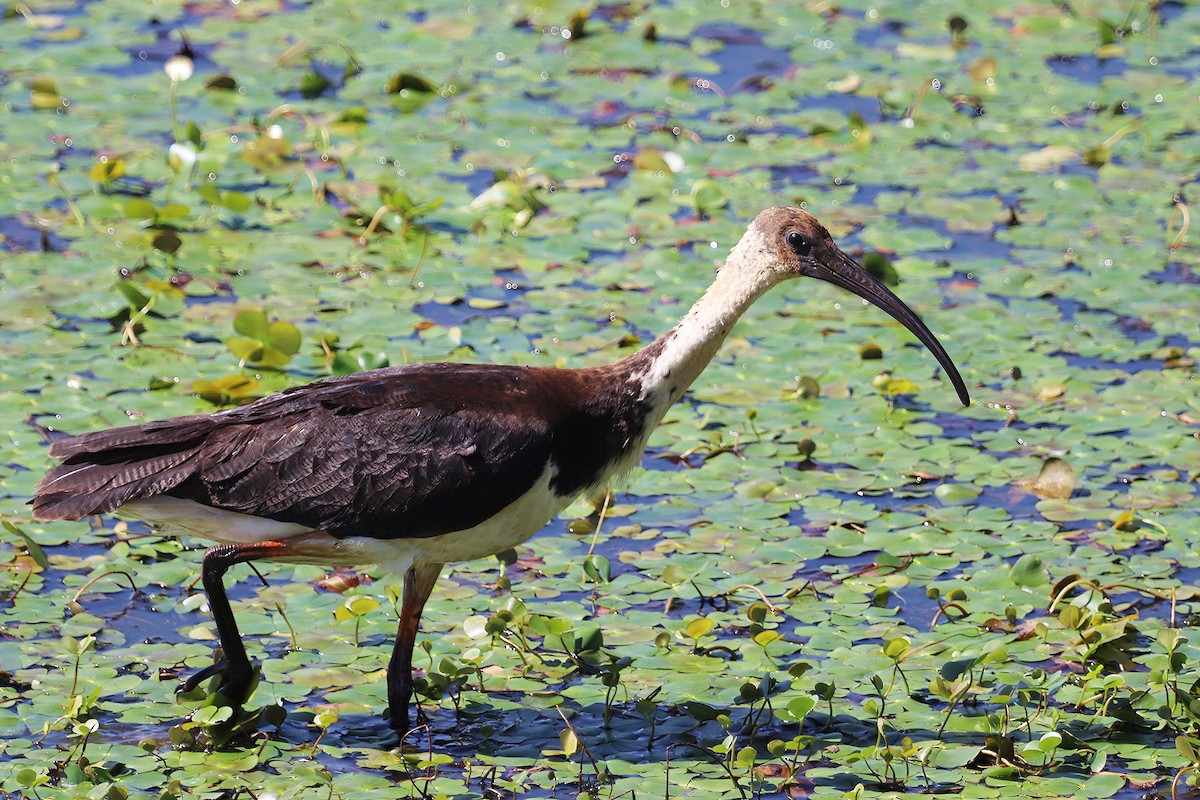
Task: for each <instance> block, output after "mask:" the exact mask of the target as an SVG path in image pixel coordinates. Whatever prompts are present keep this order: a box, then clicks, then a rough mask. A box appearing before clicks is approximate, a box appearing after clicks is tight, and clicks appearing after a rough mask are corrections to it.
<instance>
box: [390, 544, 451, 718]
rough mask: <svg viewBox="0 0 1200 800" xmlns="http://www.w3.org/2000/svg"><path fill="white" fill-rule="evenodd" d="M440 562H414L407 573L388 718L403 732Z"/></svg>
mask: <svg viewBox="0 0 1200 800" xmlns="http://www.w3.org/2000/svg"><path fill="white" fill-rule="evenodd" d="M441 571H442V565H441V564H413V565H412V566H411V567H409V568H408V572H406V573H404V599H403V602H402V603H401V604H400V627H399V628H397V630H396V644H395V646H394V647H393V648H392V659H391V661H389V662H388V672H387V690H388V719H389V721H390V723H391V726H392V729H393V730H395V731H396V732H397V733H399V734H400V735H402V736H403V735H404V734H406V733H408V730H409V728H408V703H409V700H411V699H412V688H413V684H412V656H413V645H415V644H416V643H417V629H418V628H419V627H420V625H421V611H422V610H423V609H424V608H425V601H426V600H428V599H429V593H430V592H432V591H433V585H434V584H435V583H437V578H438V575H439V574H440V573H441Z"/></svg>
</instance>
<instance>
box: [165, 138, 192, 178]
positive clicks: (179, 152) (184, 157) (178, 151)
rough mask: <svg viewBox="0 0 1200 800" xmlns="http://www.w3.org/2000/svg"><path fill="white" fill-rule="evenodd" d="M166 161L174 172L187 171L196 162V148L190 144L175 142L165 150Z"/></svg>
mask: <svg viewBox="0 0 1200 800" xmlns="http://www.w3.org/2000/svg"><path fill="white" fill-rule="evenodd" d="M167 163H169V164H170V165H171V169H173V170H175V171H176V172H187V171H188V170H190V169H191V168H192V167H193V166H194V165H195V164H196V150H195V149H194V148H193V147H192V146H191V145H190V144H180V143H179V142H176V143H175V144H173V145H171V147H170V148H169V149H168V150H167Z"/></svg>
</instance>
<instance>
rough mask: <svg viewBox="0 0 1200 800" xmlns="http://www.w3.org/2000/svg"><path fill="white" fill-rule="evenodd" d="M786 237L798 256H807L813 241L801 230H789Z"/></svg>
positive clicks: (789, 245)
mask: <svg viewBox="0 0 1200 800" xmlns="http://www.w3.org/2000/svg"><path fill="white" fill-rule="evenodd" d="M786 239H787V244H788V247H790V248H792V252H793V253H795V254H796V255H798V256H802V257H803V256H807V255H808V254H809V251H811V250H812V242H810V241H809V240H808V237H807V236H805V235H804V234H803V233H801V232H800V231H791V232H789V233H788V235H787V237H786Z"/></svg>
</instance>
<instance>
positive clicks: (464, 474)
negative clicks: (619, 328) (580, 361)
mask: <svg viewBox="0 0 1200 800" xmlns="http://www.w3.org/2000/svg"><path fill="white" fill-rule="evenodd" d="M550 394H555V393H554V392H553V391H552V390H550V389H549V388H548V385H547V384H546V382H544V381H541V380H538V379H537V376H536V375H535V374H534V373H532V372H530V371H528V370H519V369H511V368H504V367H492V366H485V365H481V366H465V365H445V364H431V365H419V366H414V367H400V368H393V369H388V370H376V371H374V372H370V373H361V374H359V375H354V376H349V377H348V378H341V379H334V380H330V381H322V382H319V383H315V384H311V385H309V386H303V387H299V388H297V389H292V390H289V391H287V392H281V393H280V394H277V395H273V396H271V397H268V398H265V399H263V400H261V401H259V402H257V403H254V404H252V405H250V406H246V407H244V408H239V409H232V410H230V411H225V412H220V413H217V414H207V415H199V416H193V417H181V418H179V419H174V420H166V421H162V422H151V423H146V424H144V425H137V426H132V427H128V428H118V429H113V430H107V431H99V432H96V433H91V434H85V435H83V436H78V437H75V438H72V439H65V440H62V441H59V442H56V443H55V444H54V446H53V447H52V448H51V454H52V455H54V456H56V457H58V458H60V459H62V460H63V463H62V464H61V465H60V466H58V467H56V468H55V469H54V470H53V471H51V472H50V474H49V475H47V476H46V478H45V479H44V480H43V481H42V483H41V484H39V486H38V490H37V495H36V497H35V498H34V501H33V505H34V515H35V516H37V517H39V518H41V519H74V518H79V517H83V516H88V515H91V514H99V513H105V512H108V511H112V510H114V509H115V508H117V507H119V506H120V505H122V504H124V503H127V502H129V501H131V500H136V499H144V498H149V497H154V496H158V495H169V496H172V497H181V498H185V499H190V500H195V501H197V502H200V503H204V504H206V505H210V506H213V507H216V508H222V509H227V510H230V511H238V512H241V513H245V514H252V515H255V516H260V517H266V518H269V519H275V520H280V521H284V522H295V523H299V524H301V525H307V526H310V527H312V528H317V529H320V530H323V531H326V532H327V533H330V534H332V535H335V536H344V535H351V534H358V535H366V536H372V537H376V538H398V537H419V536H433V535H437V534H440V533H447V532H450V531H456V530H464V529H466V528H469V527H472V526H473V525H476V524H478V523H479V522H482V521H483V520H485V519H487V518H488V517H490V516H492V515H493V514H495V513H496V512H498V511H500V509H502V508H504V506H506V505H508V504H509V503H510V502H512V501H513V500H515V499H517V498H518V497H520V496H521V495H522V494H523V493H524V492H525V491H527V490H528V489H529V488H530V487H531V486H532V485H533V483H534V482H535V481H536V480H537V478H538V476H539V475H541V473H542V471H543V470H544V469H545V468H546V465H547V462H548V460H549V457H550V452H551V446H552V439H553V428H554V418H553V414H554V409H556V408H559V407H560V406H559V405H558V402H559V401H558V400H556V399H554V398H552V397H550ZM505 409H520V410H521V412H522V413H520V414H517V413H515V412H513V411H506V410H505Z"/></svg>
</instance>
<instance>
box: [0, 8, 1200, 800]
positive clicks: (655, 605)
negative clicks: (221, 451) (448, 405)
mask: <svg viewBox="0 0 1200 800" xmlns="http://www.w3.org/2000/svg"><path fill="white" fill-rule="evenodd" d="M1076 5H1078V6H1079V8H1075V7H1073V6H1067V5H1064V4H1061V3H1052V2H1044V3H1041V2H1033V3H1026V4H1023V5H1021V6H1019V7H1014V8H1011V9H1007V8H1000V7H993V4H986V3H982V2H974V0H969V2H966V3H965V4H963V3H959V4H953V5H952V4H949V3H937V2H935V3H925V4H922V5H920V6H919V7H913V8H911V9H904V8H898V7H897V8H884V7H876V6H874V5H872V4H868V3H858V2H848V3H842V4H840V5H836V6H835V5H832V4H809V5H808V6H807V7H801V6H798V5H795V6H794V5H792V4H776V3H736V2H733V3H707V2H704V3H700V2H688V0H683V2H675V3H669V4H666V3H664V4H623V3H615V4H607V5H599V6H572V5H562V4H555V3H547V4H542V6H540V7H534V6H532V5H523V4H507V5H501V6H498V7H495V8H493V7H491V6H487V5H486V4H478V5H472V6H467V5H463V6H453V7H451V6H448V5H447V4H434V3H421V2H416V3H410V4H408V5H407V6H406V8H405V9H404V11H403V12H398V11H397V10H396V8H395V4H389V3H381V2H373V0H365V1H364V2H358V3H354V4H328V3H325V4H310V3H290V2H281V3H276V2H246V1H245V0H243V2H241V3H221V2H199V3H188V4H178V3H164V4H158V5H155V6H153V7H150V6H147V7H142V6H137V7H136V8H135V7H132V6H130V5H129V4H124V3H119V2H116V1H115V0H96V1H95V2H86V3H85V2H75V1H73V0H54V1H50V2H46V3H38V4H29V5H19V6H14V7H13V8H12V9H10V10H9V13H8V15H7V16H6V17H5V19H4V20H3V22H0V104H2V105H0V119H3V120H4V126H3V129H2V131H3V133H2V134H0V156H2V157H0V186H3V188H4V191H3V192H0V309H3V311H4V313H3V315H2V316H0V348H3V356H4V358H3V369H2V374H3V377H4V380H3V382H2V383H0V403H2V404H3V417H2V418H0V419H2V421H3V423H4V432H5V434H6V435H5V436H4V438H3V440H2V444H0V446H2V447H3V448H4V452H2V453H0V480H2V488H0V514H3V515H4V516H3V519H4V520H5V521H6V522H7V523H8V524H9V525H11V526H12V527H9V528H6V529H5V531H4V533H3V535H0V561H2V562H3V564H4V566H5V570H4V571H3V572H0V793H7V794H8V795H11V796H31V797H32V796H36V797H40V798H58V797H62V798H75V797H81V796H85V795H86V796H94V797H100V796H109V797H115V796H125V795H124V794H123V793H125V792H127V793H128V796H133V797H193V796H194V797H206V798H209V797H211V798H233V797H247V796H249V797H260V798H266V797H279V798H283V797H289V798H290V797H313V798H317V797H320V798H327V797H343V798H354V797H366V796H370V797H372V798H384V797H412V796H446V797H468V796H469V797H477V796H487V797H490V798H497V797H510V796H511V797H517V796H534V797H561V796H572V795H582V794H587V795H588V796H590V797H610V798H615V797H621V796H630V797H636V796H638V795H639V794H641V795H643V796H652V797H657V796H663V797H668V796H669V797H692V798H697V797H710V796H711V797H729V798H734V797H736V798H748V797H751V796H764V797H772V798H784V797H787V798H803V797H821V798H841V797H847V796H849V797H858V796H900V795H902V794H910V793H919V792H924V793H927V794H932V795H933V796H963V797H981V798H982V797H997V796H1000V795H1001V794H1002V793H1006V792H1013V791H1018V792H1020V793H1021V794H1022V796H1028V797H1080V798H1090V797H1096V798H1101V797H1121V798H1141V797H1144V796H1147V795H1148V793H1149V794H1154V795H1156V796H1166V795H1168V794H1169V793H1170V791H1171V783H1172V780H1173V779H1174V778H1175V777H1176V776H1177V775H1181V777H1180V779H1179V783H1178V787H1177V788H1178V790H1179V792H1180V796H1185V793H1186V792H1191V793H1192V794H1191V795H1188V796H1194V795H1195V793H1196V790H1195V787H1194V786H1193V785H1192V784H1193V783H1194V781H1195V775H1196V772H1195V771H1194V770H1195V769H1196V768H1198V767H1200V756H1198V755H1197V753H1200V712H1197V709H1200V690H1198V689H1197V686H1200V683H1198V679H1200V669H1198V667H1197V664H1198V661H1200V633H1197V630H1196V623H1197V620H1198V619H1200V608H1197V593H1198V591H1200V587H1198V585H1197V576H1198V575H1200V556H1198V555H1197V554H1198V553H1200V541H1198V539H1200V525H1198V524H1197V523H1198V521H1200V515H1198V512H1197V508H1198V506H1197V493H1198V491H1200V489H1198V476H1200V441H1197V439H1198V438H1200V401H1198V400H1197V398H1198V397H1200V391H1198V387H1197V381H1196V370H1195V360H1196V358H1197V356H1198V355H1200V328H1198V327H1197V322H1196V319H1197V316H1196V311H1197V309H1198V308H1200V283H1198V281H1197V280H1196V275H1197V273H1198V269H1197V266H1198V260H1197V258H1196V246H1195V242H1196V235H1195V231H1194V230H1193V229H1192V218H1193V217H1194V212H1193V211H1191V210H1190V209H1189V206H1188V203H1189V200H1191V199H1193V198H1192V195H1195V194H1196V186H1195V183H1196V180H1197V175H1198V174H1200V155H1198V153H1200V147H1197V132H1196V120H1197V119H1200V86H1198V83H1197V78H1196V76H1197V74H1200V41H1198V40H1197V39H1196V35H1195V31H1197V30H1200V9H1198V8H1197V7H1196V6H1195V5H1194V4H1183V3H1160V4H1149V5H1147V4H1135V5H1133V6H1130V5H1128V4H1117V3H1109V2H1098V3H1089V4H1076ZM580 12H586V19H583V17H582V16H580ZM581 20H583V21H581ZM181 56H183V58H181ZM169 75H172V76H174V80H173V79H172V77H169ZM776 204H785V205H803V206H804V207H806V208H807V209H808V210H810V211H811V212H812V213H814V214H816V215H817V216H818V217H819V218H820V219H821V220H822V221H823V222H824V223H825V225H826V226H827V227H828V228H829V230H830V231H831V233H832V234H833V235H834V237H835V239H836V240H837V241H838V242H839V243H840V244H841V245H842V246H843V247H844V248H845V249H846V250H847V252H849V253H851V254H852V255H854V256H856V257H859V258H865V259H868V260H870V261H871V262H872V263H874V264H876V265H879V264H883V265H884V266H883V267H881V269H883V270H884V272H888V271H890V273H894V277H895V278H896V279H898V281H899V283H898V284H896V285H895V286H894V288H895V291H896V292H897V293H898V294H899V295H900V296H901V297H903V298H904V299H905V301H906V302H908V303H909V304H910V305H911V306H912V307H913V308H914V309H916V310H917V311H918V312H919V313H920V314H921V316H922V317H923V318H924V319H925V321H926V322H927V323H928V324H929V326H930V327H931V328H932V329H933V330H934V331H935V332H936V333H937V334H938V336H939V338H940V339H941V340H942V342H943V343H944V344H945V346H946V348H947V350H948V351H949V352H950V354H951V355H952V357H953V358H954V360H955V362H956V363H957V364H958V366H959V368H960V369H961V371H962V373H963V375H964V377H965V378H966V380H967V383H968V385H969V386H970V387H971V392H972V397H973V400H974V402H973V404H972V405H971V406H970V407H969V408H962V407H960V406H959V405H958V404H957V402H956V401H955V399H954V393H953V390H952V388H951V387H950V386H949V384H948V382H947V381H946V380H945V377H944V375H943V374H942V371H941V370H940V369H939V368H938V366H937V364H936V362H935V360H934V359H933V358H932V356H930V355H929V354H928V353H927V352H925V351H924V350H923V349H922V348H921V347H920V346H919V345H918V344H917V343H916V342H915V341H914V340H913V339H912V337H911V336H910V335H909V334H907V333H906V332H905V331H904V330H903V329H902V328H900V327H899V326H898V325H896V324H894V323H892V321H891V320H890V319H889V318H887V317H886V316H884V315H883V314H882V313H881V312H879V311H878V310H875V309H872V308H869V307H866V306H865V305H864V304H863V303H861V302H860V301H858V300H857V299H856V298H853V297H850V296H848V295H846V294H845V293H843V292H841V291H840V290H837V289H835V288H833V287H830V286H827V285H825V284H816V283H814V282H809V281H802V282H797V283H795V284H791V285H788V286H785V287H781V288H780V289H778V290H776V291H774V292H773V293H772V294H771V295H769V296H768V297H766V298H764V299H763V300H762V301H760V302H759V303H758V304H757V305H756V307H755V308H754V309H752V310H751V311H750V312H749V314H748V315H747V316H746V318H745V319H744V320H743V321H742V322H741V323H740V324H739V326H738V327H737V328H736V329H735V330H734V332H733V334H732V336H731V337H730V339H729V341H728V342H727V344H726V346H725V347H724V349H723V350H722V351H721V353H720V354H719V355H718V357H717V359H716V360H715V361H714V363H713V364H712V365H711V366H710V368H709V369H708V370H707V371H706V372H705V373H704V375H703V376H702V377H701V378H700V379H699V380H698V381H697V382H696V384H695V385H694V386H693V388H692V390H691V392H690V393H689V395H688V396H687V397H686V398H685V401H684V402H682V403H680V404H679V405H678V406H677V407H676V408H675V409H673V410H672V411H671V412H670V414H669V415H668V417H667V420H666V423H665V424H664V425H663V426H662V428H661V429H660V430H659V431H658V432H657V433H656V434H655V435H654V438H653V439H652V441H651V446H650V448H649V449H648V451H647V454H646V456H645V458H644V461H643V469H641V470H637V471H635V473H634V474H633V476H632V477H631V478H630V480H628V481H627V482H625V483H623V484H621V485H619V486H616V487H614V494H613V496H612V498H611V501H610V505H609V507H608V509H607V513H606V515H605V517H604V518H603V520H600V519H599V518H598V516H597V515H596V514H595V513H594V510H593V509H592V507H591V506H590V505H588V504H586V503H583V502H580V503H577V504H576V505H574V506H572V507H571V508H570V509H568V511H567V512H566V513H565V514H564V515H563V516H562V517H561V518H560V519H556V520H554V521H552V522H551V523H550V524H549V525H548V526H547V528H546V530H545V531H543V532H542V534H541V535H540V536H538V537H536V538H535V539H533V540H532V541H531V542H529V543H528V544H527V545H526V546H523V547H521V548H519V549H518V551H517V552H516V553H515V554H510V555H509V556H507V557H506V558H505V560H504V562H503V563H498V562H497V561H495V560H491V559H488V560H485V561H479V562H473V563H469V564H462V565H455V566H454V567H453V568H452V569H448V570H447V571H446V573H445V574H444V575H443V578H442V580H441V581H440V583H439V585H438V588H437V590H436V591H435V593H434V596H433V598H432V600H431V601H430V603H429V605H428V606H427V608H426V612H425V616H424V619H423V625H422V628H423V635H422V637H421V640H420V642H419V649H418V652H417V656H416V658H417V662H418V665H419V666H420V667H421V669H422V670H423V672H424V674H423V676H422V677H423V678H424V683H423V684H422V685H423V687H424V688H425V692H424V697H423V698H422V703H421V709H422V714H423V716H424V717H425V718H427V720H428V727H427V728H422V729H420V730H419V731H417V732H416V733H414V734H413V736H411V737H410V738H409V739H408V740H406V742H405V746H404V747H403V748H401V747H399V746H398V745H399V743H398V742H397V741H396V739H395V738H394V737H393V736H391V735H390V734H389V733H388V732H387V730H386V728H385V727H384V725H383V720H382V717H381V716H380V714H381V713H382V710H383V708H384V706H385V701H384V688H383V674H384V673H383V670H384V668H385V666H386V660H387V656H388V654H389V651H390V646H391V637H392V635H393V633H394V629H395V624H396V623H395V620H396V612H395V607H394V600H395V596H396V592H397V591H398V588H397V587H396V583H397V580H396V577H395V576H390V575H386V574H374V573H370V574H364V575H355V574H353V573H349V572H339V573H334V574H333V575H332V576H330V575H326V574H325V572H324V571H322V570H320V569H317V568H313V567H286V566H274V565H264V566H262V567H261V568H260V572H261V573H262V577H263V579H264V580H260V579H259V578H258V577H256V576H255V575H254V574H253V573H252V572H251V571H250V570H248V569H245V568H238V569H235V570H234V571H233V572H231V577H232V578H235V579H236V583H234V584H233V585H232V586H231V589H230V596H231V598H232V600H233V603H234V607H235V611H236V613H237V615H238V620H239V625H240V627H241V630H242V632H243V634H245V636H246V639H247V642H248V648H249V650H250V652H251V655H252V656H253V657H256V658H260V659H262V661H263V679H262V683H261V684H260V686H259V688H258V690H257V692H256V694H255V696H254V698H253V699H252V701H251V703H250V704H249V707H250V709H251V711H259V710H262V709H267V711H266V712H265V713H264V714H263V716H262V718H261V719H259V720H258V728H257V731H255V730H254V725H253V724H252V723H253V720H248V721H246V724H245V726H244V728H243V729H242V731H241V735H239V736H234V737H233V738H232V739H230V740H229V741H227V742H225V743H224V744H223V746H221V747H220V748H218V749H216V750H215V751H211V752H206V751H205V749H204V747H203V746H202V744H203V741H204V740H205V737H215V738H217V739H221V738H222V737H223V736H224V735H225V734H226V733H227V732H228V731H227V730H226V729H224V728H222V726H221V725H219V724H217V723H216V721H214V720H211V719H210V718H208V717H206V716H205V714H207V713H210V712H211V709H209V710H207V711H206V710H201V711H200V712H199V713H198V714H197V715H195V716H193V717H191V718H190V719H189V718H186V715H187V714H188V713H189V712H190V711H191V710H192V709H195V708H196V707H197V706H200V705H201V703H202V702H203V697H202V696H196V697H188V698H177V697H176V695H175V688H176V687H177V686H178V684H179V680H180V679H181V677H184V676H186V675H187V674H189V673H191V672H192V671H194V670H196V669H199V668H201V667H203V666H205V665H207V664H209V663H210V662H211V652H212V646H213V644H214V642H215V639H214V637H215V632H214V629H213V625H212V620H211V616H210V615H209V614H208V610H207V606H206V603H205V600H204V597H203V595H202V594H201V593H200V592H199V590H198V586H197V581H198V578H199V566H200V550H199V548H198V544H199V543H197V542H194V541H187V542H183V543H181V542H178V541H176V540H173V539H164V538H162V537H159V536H157V535H155V534H153V533H151V532H149V531H147V530H145V529H144V528H141V527H139V526H138V525H136V524H131V525H127V524H125V523H120V522H116V521H115V520H108V519H105V520H89V521H84V522H77V523H54V524H44V523H37V522H33V521H32V520H31V519H30V515H29V508H28V506H27V505H26V503H27V501H28V499H29V498H30V496H31V495H32V492H33V486H34V484H35V483H36V482H37V481H38V480H39V479H40V477H41V476H42V475H43V474H44V473H45V471H46V469H47V468H48V467H49V465H50V462H49V458H48V456H47V452H46V450H47V442H48V441H49V440H51V439H53V438H56V437H59V436H61V435H64V434H76V433H82V432H85V431H88V430H95V429H100V428H103V427H109V426H114V425H121V424H128V423H130V422H132V421H137V420H142V419H159V418H165V417H169V416H174V415H182V414H191V413H201V412H205V411H210V410H213V409H214V408H215V407H216V404H229V403H234V402H248V401H250V400H252V399H254V398H255V397H258V396H262V395H265V394H268V393H270V392H273V391H277V390H279V389H282V388H284V387H287V386H291V385H296V384H300V383H304V382H307V381H310V380H313V379H316V378H318V377H322V376H325V375H328V374H330V373H331V372H349V371H354V370H359V369H366V368H373V367H377V366H383V365H386V364H393V365H394V364H402V363H412V362H420V361H437V360H451V361H479V362H491V363H503V364H527V365H540V366H557V367H582V366H588V365H595V364H600V363H604V362H607V361H611V360H614V359H616V358H618V357H620V356H622V355H625V354H628V353H630V352H633V349H634V348H636V347H637V346H640V345H645V344H647V343H649V342H650V341H651V340H652V339H653V337H654V336H656V335H658V334H659V333H661V332H662V331H664V330H666V329H668V328H669V327H670V326H671V325H673V324H674V322H675V321H677V320H678V319H679V317H680V316H681V315H682V314H683V313H685V312H686V310H687V308H688V307H689V305H690V304H691V302H692V301H693V300H694V299H695V298H696V297H698V296H699V295H700V293H701V292H702V291H703V290H704V288H705V287H706V286H707V285H708V283H709V282H710V280H711V278H712V276H713V273H714V270H715V268H716V266H717V265H718V264H719V263H720V261H721V259H723V258H724V256H725V254H726V253H727V252H728V250H729V248H730V247H731V246H732V245H733V244H734V243H735V242H736V241H737V239H738V237H739V236H740V235H741V233H742V231H743V230H744V227H745V225H746V223H747V222H748V221H749V220H750V219H752V218H753V216H754V215H755V214H756V213H757V211H759V210H760V209H761V208H763V207H766V206H769V205H776ZM889 279H890V278H889ZM272 322H274V323H283V324H277V325H275V326H272V327H270V328H269V329H268V327H267V326H268V324H269V323H272ZM235 326H236V327H235ZM268 330H269V331H270V332H269V333H268V332H267V331H268ZM247 331H250V332H251V333H247ZM255 331H258V332H259V333H254V332H255ZM296 334H298V335H299V346H298V349H295V348H293V347H292V346H291V343H292V341H293V337H294V336H295V335H296ZM248 337H249V338H248ZM866 345H875V346H876V347H877V348H878V350H879V351H880V355H881V357H880V358H866V359H865V358H862V357H861V355H863V354H865V353H866V352H867V351H870V350H874V348H866V347H865V346H866ZM248 354H250V355H252V356H253V357H252V358H248V359H247V355H248ZM247 361H248V362H249V363H246V362H247ZM269 367H273V368H269ZM881 373H888V375H881ZM889 377H890V380H889ZM1039 476H1040V477H1039ZM350 609H353V611H351V610H350ZM202 694H203V693H202V692H201V693H200V695H202ZM277 708H279V709H282V710H284V711H286V717H284V716H283V714H281V713H277V712H276V709H277ZM859 787H861V788H859ZM114 792H116V794H114ZM859 793H861V794H859Z"/></svg>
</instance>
